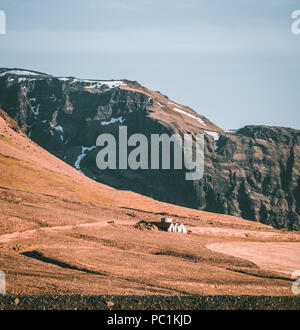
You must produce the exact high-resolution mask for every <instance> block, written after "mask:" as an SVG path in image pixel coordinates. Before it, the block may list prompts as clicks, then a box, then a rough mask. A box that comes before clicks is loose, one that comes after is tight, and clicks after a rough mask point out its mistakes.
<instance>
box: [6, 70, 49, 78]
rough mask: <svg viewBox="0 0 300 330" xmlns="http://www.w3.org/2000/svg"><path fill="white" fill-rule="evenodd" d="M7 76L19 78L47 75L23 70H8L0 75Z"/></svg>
mask: <svg viewBox="0 0 300 330" xmlns="http://www.w3.org/2000/svg"><path fill="white" fill-rule="evenodd" d="M6 74H15V75H18V76H41V75H43V76H45V74H41V73H37V72H32V71H25V70H24V71H23V70H7V71H4V72H1V73H0V77H3V76H5V75H6Z"/></svg>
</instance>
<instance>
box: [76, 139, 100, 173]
mask: <svg viewBox="0 0 300 330" xmlns="http://www.w3.org/2000/svg"><path fill="white" fill-rule="evenodd" d="M81 148H82V150H81V154H80V155H79V156H78V157H77V159H76V161H75V164H74V166H75V168H76V169H77V170H78V171H79V172H80V173H81V174H83V175H85V174H84V173H83V171H82V170H81V169H80V162H81V161H82V159H83V158H84V157H85V156H86V151H91V150H93V149H95V148H96V146H92V147H84V146H82V147H81Z"/></svg>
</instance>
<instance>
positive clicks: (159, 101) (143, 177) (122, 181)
mask: <svg viewBox="0 0 300 330" xmlns="http://www.w3.org/2000/svg"><path fill="white" fill-rule="evenodd" d="M0 108H2V109H4V110H5V111H6V112H7V113H8V114H9V115H10V116H11V117H12V118H13V119H15V120H16V121H17V123H18V124H19V125H20V127H21V129H22V130H23V131H24V132H25V133H26V134H27V135H28V136H29V137H30V138H31V139H33V140H34V141H35V142H37V143H38V144H40V145H41V146H42V147H44V148H45V149H47V150H48V151H50V152H51V153H53V154H54V155H56V156H57V157H59V158H61V159H63V160H64V161H66V162H67V163H69V164H70V165H72V166H74V167H75V168H77V169H78V170H80V171H81V172H83V173H84V174H86V175H87V176H89V177H91V178H93V179H95V180H97V181H99V182H103V183H105V184H108V185H111V186H113V187H116V188H118V189H128V190H133V191H136V192H139V193H141V194H145V195H148V196H151V197H153V198H156V199H159V200H163V201H166V202H170V203H175V204H179V205H183V206H187V207H192V208H199V209H203V210H207V211H213V212H217V213H218V212H219V213H226V214H231V215H237V216H241V217H243V218H245V219H249V220H254V221H260V222H263V223H266V224H271V225H273V226H274V227H277V228H286V229H290V230H292V229H296V230H298V229H300V216H299V215H300V173H299V168H300V166H299V164H300V156H299V155H300V131H297V130H293V129H289V128H282V127H267V126H246V127H244V128H242V129H240V130H237V131H235V132H224V131H223V130H222V129H220V128H219V127H217V126H216V125H214V124H213V123H212V122H210V121H209V120H208V119H207V118H205V117H204V116H201V115H199V114H197V113H196V112H194V111H193V110H192V109H190V108H188V107H186V106H182V105H179V104H177V103H175V102H172V101H170V100H169V99H168V98H167V97H166V96H164V95H162V94H160V93H159V92H154V91H151V90H149V89H146V88H144V87H142V86H141V85H139V84H138V83H137V82H131V81H99V80H87V79H77V78H73V77H68V78H57V77H53V76H50V75H47V74H43V73H39V72H33V71H23V70H20V69H13V70H12V69H0ZM120 125H126V126H127V129H128V136H129V135H131V134H133V133H143V134H144V135H146V136H150V134H153V133H158V134H162V133H168V134H173V133H179V134H184V133H187V132H189V133H192V134H196V133H204V134H205V172H204V177H203V178H202V179H201V180H198V181H194V182H193V181H186V180H185V177H184V175H185V172H184V171H183V170H131V169H127V170H102V171H101V170H99V169H98V168H97V166H96V162H95V159H96V155H97V152H98V149H99V148H98V147H96V146H95V142H96V139H97V137H98V135H99V134H101V133H111V134H113V135H115V136H116V137H117V136H118V128H119V126H120Z"/></svg>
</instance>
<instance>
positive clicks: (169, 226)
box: [153, 218, 187, 234]
mask: <svg viewBox="0 0 300 330" xmlns="http://www.w3.org/2000/svg"><path fill="white" fill-rule="evenodd" d="M153 224H154V225H155V226H156V227H157V228H158V229H159V230H162V231H167V232H171V233H183V234H186V233H187V230H186V228H185V225H184V224H183V223H174V222H173V219H172V218H162V219H161V222H153Z"/></svg>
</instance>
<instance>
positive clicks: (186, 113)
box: [173, 108, 206, 126]
mask: <svg viewBox="0 0 300 330" xmlns="http://www.w3.org/2000/svg"><path fill="white" fill-rule="evenodd" d="M173 110H175V111H177V112H180V113H182V114H184V115H186V116H189V117H190V118H193V119H195V120H197V121H198V122H199V123H200V124H201V125H204V126H206V124H205V123H204V121H203V120H202V119H201V118H199V117H196V116H194V115H192V114H190V113H188V112H186V111H183V110H181V109H178V108H173Z"/></svg>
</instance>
